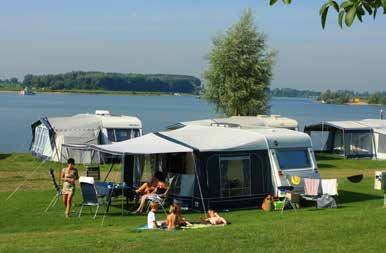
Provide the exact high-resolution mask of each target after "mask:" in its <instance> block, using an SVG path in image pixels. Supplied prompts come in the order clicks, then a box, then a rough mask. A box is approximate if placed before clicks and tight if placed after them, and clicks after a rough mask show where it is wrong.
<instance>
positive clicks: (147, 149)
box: [89, 126, 311, 210]
mask: <svg viewBox="0 0 386 253" xmlns="http://www.w3.org/2000/svg"><path fill="white" fill-rule="evenodd" d="M298 145H300V146H306V147H309V146H311V143H310V140H309V137H308V136H307V135H305V134H304V133H299V132H294V131H290V130H286V129H261V130H259V129H253V130H245V129H235V128H224V127H206V126H186V127H183V128H180V129H177V130H173V131H164V132H159V133H154V134H147V135H144V136H142V137H138V138H135V139H132V140H128V141H124V142H120V143H116V144H111V145H89V148H90V149H94V150H97V151H99V152H106V153H111V154H115V155H119V154H120V155H122V157H124V159H131V160H132V161H133V160H134V159H135V157H138V156H143V155H150V156H152V157H153V158H154V160H153V162H152V164H154V165H155V166H154V167H156V169H160V170H162V171H163V172H165V173H168V174H169V175H171V176H172V177H173V176H177V177H178V180H177V182H174V185H173V188H174V190H173V191H171V193H172V194H173V196H172V197H173V198H176V199H179V200H182V201H184V202H185V203H189V205H190V207H191V208H193V209H198V210H203V209H207V208H215V209H230V208H247V207H257V206H259V205H260V204H261V201H262V199H263V197H264V196H266V195H267V194H272V193H273V192H274V189H273V180H272V175H271V173H272V171H271V162H270V158H269V154H268V151H269V149H270V148H274V147H275V148H277V147H283V148H288V147H292V148H293V147H296V146H298ZM130 157H131V158H130ZM181 161H182V162H181ZM132 164H133V168H132V171H133V172H132V173H131V175H132V176H133V179H132V182H131V184H132V185H135V184H136V183H137V182H138V181H137V180H136V179H135V178H136V175H137V173H138V172H137V171H136V170H137V169H136V168H134V164H135V163H132ZM175 189H177V190H175Z"/></svg>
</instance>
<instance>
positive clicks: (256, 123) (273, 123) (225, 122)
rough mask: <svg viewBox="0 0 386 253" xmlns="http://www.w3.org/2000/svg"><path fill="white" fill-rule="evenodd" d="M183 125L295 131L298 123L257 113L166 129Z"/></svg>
mask: <svg viewBox="0 0 386 253" xmlns="http://www.w3.org/2000/svg"><path fill="white" fill-rule="evenodd" d="M183 126H225V127H239V128H256V127H274V128H286V129H290V130H296V131H297V130H298V127H299V124H298V122H297V121H296V120H294V119H290V118H286V117H282V116H280V115H257V116H232V117H229V118H213V119H203V120H193V121H185V122H179V123H177V124H174V125H171V126H169V127H168V129H177V128H180V127H183Z"/></svg>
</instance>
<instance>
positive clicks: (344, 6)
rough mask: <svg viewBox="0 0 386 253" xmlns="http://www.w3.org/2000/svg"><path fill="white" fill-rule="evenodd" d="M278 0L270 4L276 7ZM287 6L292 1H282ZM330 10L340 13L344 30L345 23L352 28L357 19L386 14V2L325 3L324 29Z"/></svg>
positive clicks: (321, 14)
mask: <svg viewBox="0 0 386 253" xmlns="http://www.w3.org/2000/svg"><path fill="white" fill-rule="evenodd" d="M277 2H278V0H270V1H269V4H270V5H274V4H276V3H277ZM282 2H283V3H284V4H285V5H289V4H291V2H292V1H291V0H282ZM329 9H333V10H335V11H336V12H337V13H338V24H339V26H340V27H341V28H343V21H344V24H345V25H346V26H347V27H350V26H351V25H352V24H353V22H354V20H355V19H358V20H359V21H360V22H362V21H363V17H364V16H372V17H373V18H374V19H375V18H376V16H377V13H378V12H379V10H381V11H382V12H383V14H386V0H348V1H333V0H328V1H327V2H325V3H324V4H323V5H322V6H321V8H320V10H319V15H320V21H321V24H322V28H323V29H324V28H325V26H326V19H327V14H328V11H329Z"/></svg>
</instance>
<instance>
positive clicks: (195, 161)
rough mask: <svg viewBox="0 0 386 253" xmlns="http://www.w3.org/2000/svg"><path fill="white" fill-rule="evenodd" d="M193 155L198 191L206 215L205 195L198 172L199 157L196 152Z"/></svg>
mask: <svg viewBox="0 0 386 253" xmlns="http://www.w3.org/2000/svg"><path fill="white" fill-rule="evenodd" d="M192 155H193V159H194V172H195V173H194V174H196V179H197V184H198V191H199V192H200V197H201V204H202V207H203V209H204V215H205V216H206V208H205V202H204V197H203V194H202V189H201V183H200V177H199V176H198V173H197V159H196V155H195V154H194V153H192Z"/></svg>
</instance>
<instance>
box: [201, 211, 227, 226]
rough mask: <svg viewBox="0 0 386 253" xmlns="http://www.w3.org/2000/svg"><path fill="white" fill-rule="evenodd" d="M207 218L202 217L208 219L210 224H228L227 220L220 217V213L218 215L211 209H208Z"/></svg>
mask: <svg viewBox="0 0 386 253" xmlns="http://www.w3.org/2000/svg"><path fill="white" fill-rule="evenodd" d="M208 216H209V217H208V218H206V219H204V220H205V221H208V222H209V223H210V224H212V225H220V224H224V225H226V224H228V222H227V221H226V220H225V219H224V218H223V217H221V216H220V215H218V214H217V213H216V212H215V211H214V210H212V209H209V210H208Z"/></svg>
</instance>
